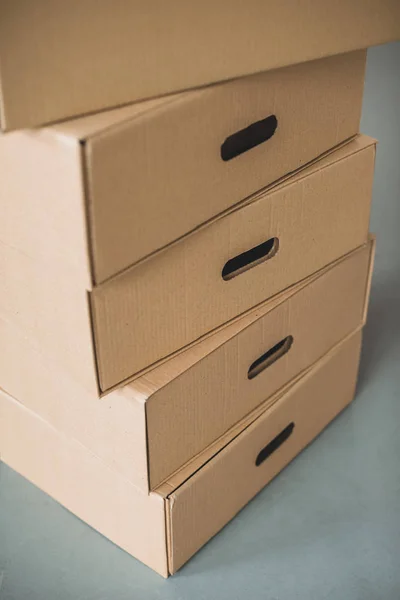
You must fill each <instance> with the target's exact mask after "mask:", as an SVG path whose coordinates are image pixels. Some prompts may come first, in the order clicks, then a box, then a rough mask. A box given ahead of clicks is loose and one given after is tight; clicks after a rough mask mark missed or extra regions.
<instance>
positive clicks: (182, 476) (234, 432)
mask: <svg viewBox="0 0 400 600" xmlns="http://www.w3.org/2000/svg"><path fill="white" fill-rule="evenodd" d="M369 243H370V254H369V268H368V274H367V281H366V288H365V301H364V310H363V318H362V321H361V322H360V324H359V325H358V327H356V328H355V329H354V330H353V331H351V332H350V333H349V334H348V335H347V336H346V337H345V338H344V339H342V340H341V341H340V342H338V343H337V344H335V345H334V346H333V347H332V348H331V349H330V350H329V351H328V352H327V353H326V354H325V355H324V356H323V357H322V358H320V359H319V360H318V361H317V362H316V363H314V364H313V365H311V366H309V367H307V368H306V369H304V370H303V371H302V372H301V373H299V374H298V375H296V377H294V378H293V379H292V380H291V381H289V382H288V383H287V384H285V385H284V386H283V387H282V388H280V389H279V390H278V391H277V392H275V394H273V395H272V396H270V397H269V398H267V399H266V400H265V402H263V403H262V404H261V405H259V406H258V407H257V408H255V409H254V410H253V411H252V412H251V413H249V414H248V415H247V416H245V417H244V418H243V419H242V420H241V421H239V422H238V423H237V424H236V425H234V426H233V427H231V429H230V430H229V431H227V432H226V433H224V434H223V435H222V436H221V437H219V438H218V439H217V440H216V441H215V442H213V443H212V444H210V445H209V446H208V448H206V449H204V450H203V451H202V452H200V453H199V454H197V455H196V456H194V457H193V458H192V459H191V460H190V461H188V462H187V463H186V464H185V465H183V466H182V467H181V468H180V469H178V470H177V471H175V472H174V473H173V474H172V475H171V476H170V477H168V479H167V480H166V481H164V482H162V483H161V484H160V485H159V486H157V487H156V488H155V490H154V492H155V493H157V494H159V495H161V496H163V497H168V496H169V495H170V494H171V493H172V492H173V491H175V490H176V489H177V488H178V487H179V486H180V485H182V484H183V483H184V482H185V481H187V480H188V479H189V478H190V477H191V476H192V475H193V474H194V473H195V472H196V471H198V470H199V469H200V468H202V466H203V465H204V464H206V463H207V462H208V461H209V460H211V459H212V458H213V457H214V456H216V454H218V453H219V452H220V451H221V450H222V449H223V448H224V447H225V446H227V445H228V444H229V443H230V442H231V441H232V440H233V439H235V437H237V436H238V435H239V434H240V433H241V432H242V431H244V429H246V428H247V427H248V426H249V425H250V424H251V423H252V422H253V421H255V420H256V419H257V418H258V417H259V416H260V415H261V414H262V413H264V412H265V411H266V410H268V409H269V408H271V406H273V405H274V404H275V403H276V402H277V401H278V400H279V399H280V398H281V397H282V396H283V395H284V394H286V393H287V392H288V391H289V390H290V389H291V388H292V387H295V386H297V385H300V384H301V382H302V381H304V380H305V379H304V378H308V377H310V376H311V375H312V372H313V370H314V369H316V368H319V366H320V365H322V364H324V363H325V362H326V361H328V360H329V359H330V357H331V356H332V355H333V354H335V353H336V352H337V350H338V349H339V348H340V346H342V345H343V344H345V343H346V341H347V340H348V339H350V338H351V337H352V336H354V335H355V334H356V333H357V332H358V331H360V330H362V329H363V327H364V325H365V316H366V314H367V310H368V301H369V295H370V290H371V280H372V273H373V267H374V259H375V246H376V242H375V237H374V236H372V235H371V236H370V240H369Z"/></svg>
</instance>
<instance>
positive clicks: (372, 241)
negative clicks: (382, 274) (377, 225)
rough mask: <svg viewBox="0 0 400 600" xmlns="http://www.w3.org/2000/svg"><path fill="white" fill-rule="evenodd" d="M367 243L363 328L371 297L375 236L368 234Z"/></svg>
mask: <svg viewBox="0 0 400 600" xmlns="http://www.w3.org/2000/svg"><path fill="white" fill-rule="evenodd" d="M369 242H370V244H371V251H370V257H369V270H368V278H367V285H366V289H365V303H364V313H363V321H362V325H363V327H364V325H365V324H366V322H367V318H368V307H369V300H370V297H371V286H372V276H373V274H374V265H375V255H376V236H375V235H374V234H373V233H370V236H369Z"/></svg>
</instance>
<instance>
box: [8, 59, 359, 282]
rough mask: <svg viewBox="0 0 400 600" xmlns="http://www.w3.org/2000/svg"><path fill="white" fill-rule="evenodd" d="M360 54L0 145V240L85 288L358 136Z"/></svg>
mask: <svg viewBox="0 0 400 600" xmlns="http://www.w3.org/2000/svg"><path fill="white" fill-rule="evenodd" d="M365 56H366V52H365V51H359V52H354V53H350V54H346V55H344V56H337V57H333V58H329V59H326V60H319V61H314V62H310V63H307V64H302V65H298V66H296V67H290V68H287V69H282V70H278V71H273V72H268V73H261V74H258V75H255V76H253V77H249V78H245V79H241V80H237V81H230V82H227V83H225V84H221V85H216V86H211V87H207V88H203V89H200V90H196V91H193V92H189V93H183V94H178V95H176V96H171V97H167V98H162V99H158V100H152V101H149V102H144V103H141V104H135V105H132V106H128V107H125V108H121V109H119V110H115V111H110V112H107V113H103V114H98V115H93V116H91V117H87V118H84V119H78V120H75V121H69V122H66V123H62V124H59V125H56V126H54V127H50V128H47V129H44V130H40V131H22V132H17V133H15V134H10V135H3V136H0V182H1V188H0V189H1V196H2V207H1V211H2V213H1V219H0V239H1V240H2V241H3V242H4V243H8V244H10V245H11V246H13V247H16V248H19V249H20V250H21V251H24V252H26V253H27V254H29V255H30V256H31V257H33V258H37V259H38V260H41V261H43V262H45V263H46V262H49V260H48V258H49V252H50V248H51V255H52V258H54V260H55V259H57V261H58V262H57V263H56V264H57V265H58V268H64V265H65V266H66V267H68V268H69V269H71V270H72V271H74V272H75V273H76V277H77V278H78V277H79V278H81V279H82V282H83V283H84V285H85V286H87V287H88V289H90V288H91V286H92V284H98V283H101V282H103V281H105V280H107V279H109V278H110V277H112V276H113V275H115V274H116V273H119V272H121V271H123V270H124V269H126V268H128V267H130V266H131V265H132V264H134V263H136V262H138V261H139V260H141V259H143V258H144V257H146V256H148V255H150V254H152V253H153V252H155V251H156V250H159V249H160V248H163V247H164V246H166V245H168V244H170V243H171V242H174V241H175V240H177V239H178V238H180V237H182V236H183V235H185V234H187V233H189V232H190V231H192V230H194V229H195V228H197V227H198V226H199V225H201V224H202V223H204V222H206V221H208V220H210V219H212V218H213V217H215V216H216V215H218V214H220V213H221V212H223V211H225V210H227V209H230V208H231V207H232V206H234V205H235V204H237V203H238V202H241V201H242V200H243V199H244V198H246V197H247V196H249V195H250V194H252V193H254V192H256V191H258V190H260V189H261V188H263V187H265V186H267V185H269V184H270V183H272V182H274V181H275V180H277V179H279V178H280V177H282V176H284V175H287V174H288V173H290V172H292V171H294V170H296V169H298V168H299V167H301V166H304V165H305V164H306V163H308V162H309V161H311V160H313V159H315V158H316V157H318V156H319V155H321V154H323V153H324V152H325V151H327V150H329V149H330V148H332V147H334V146H336V145H337V144H339V143H340V142H342V141H343V140H345V139H347V138H350V137H352V136H354V135H356V134H357V133H358V130H359V122H360V114H361V104H362V94H363V83H364V69H365ZM236 153H239V154H238V155H237V156H236V155H235V154H236ZM21 174H23V176H21Z"/></svg>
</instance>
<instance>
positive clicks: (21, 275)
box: [0, 242, 98, 394]
mask: <svg viewBox="0 0 400 600" xmlns="http://www.w3.org/2000/svg"><path fill="white" fill-rule="evenodd" d="M0 250H1V252H0V277H1V281H2V285H3V290H2V292H3V293H2V294H1V296H0V316H1V317H2V319H4V320H5V321H7V322H9V323H11V324H12V325H13V326H14V327H15V328H16V329H19V331H20V332H21V334H23V335H24V336H25V338H26V339H28V340H31V341H32V343H34V344H36V346H38V347H39V348H40V349H41V351H42V352H44V353H45V354H47V355H49V356H51V357H52V359H53V362H54V363H55V364H56V365H58V367H59V368H64V369H66V371H67V372H69V373H70V375H71V377H75V379H76V380H77V381H79V382H80V383H81V385H83V387H84V388H85V389H86V390H88V391H90V392H91V393H93V394H96V393H97V390H98V386H97V373H96V365H95V357H94V349H93V341H92V325H91V316H90V311H89V305H88V298H87V292H86V290H85V288H84V287H83V286H80V285H77V284H76V281H75V278H74V276H71V277H70V276H66V273H65V271H64V272H61V273H60V272H57V271H54V270H53V269H50V268H49V269H47V268H46V266H44V265H43V264H40V263H38V262H36V261H35V260H34V259H32V258H31V257H30V256H28V255H27V254H25V253H24V252H22V251H20V250H16V249H15V248H13V247H12V246H8V245H6V244H3V243H2V242H0ZM5 351H6V350H5ZM28 368H29V367H28ZM28 373H29V371H26V374H28Z"/></svg>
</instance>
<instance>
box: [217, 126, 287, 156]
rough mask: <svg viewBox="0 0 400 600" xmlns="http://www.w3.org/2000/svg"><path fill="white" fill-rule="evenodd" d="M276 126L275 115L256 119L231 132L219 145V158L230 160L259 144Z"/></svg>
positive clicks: (272, 133) (265, 139)
mask: <svg viewBox="0 0 400 600" xmlns="http://www.w3.org/2000/svg"><path fill="white" fill-rule="evenodd" d="M277 126H278V119H277V118H276V116H275V115H269V117H267V118H266V119H262V120H261V121H256V122H255V123H252V124H251V125H249V126H248V127H245V128H244V129H241V130H240V131H237V132H236V133H233V134H232V135H230V136H229V137H227V138H226V140H225V141H224V143H223V144H222V145H221V158H222V160H223V161H225V162H226V161H228V160H232V158H235V157H236V156H239V155H240V154H243V153H244V152H247V151H248V150H251V149H252V148H255V147H256V146H259V145H260V144H262V143H263V142H266V141H267V140H269V139H270V138H272V136H273V135H274V133H275V131H276V128H277Z"/></svg>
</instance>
